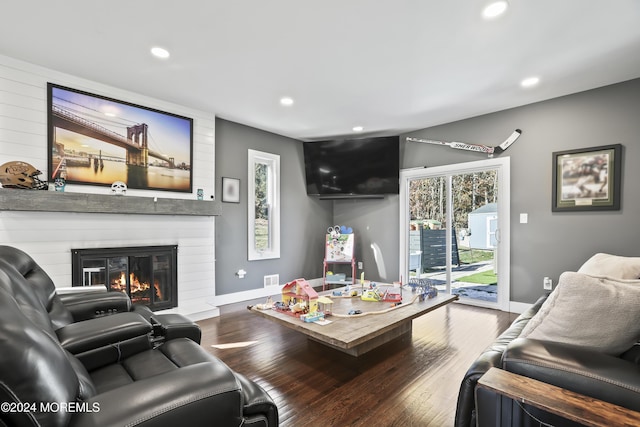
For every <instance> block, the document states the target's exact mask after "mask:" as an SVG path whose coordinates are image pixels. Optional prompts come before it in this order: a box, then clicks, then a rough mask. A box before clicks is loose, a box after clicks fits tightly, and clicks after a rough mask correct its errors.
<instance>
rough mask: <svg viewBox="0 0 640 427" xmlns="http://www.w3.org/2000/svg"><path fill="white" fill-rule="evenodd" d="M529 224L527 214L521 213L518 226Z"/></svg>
mask: <svg viewBox="0 0 640 427" xmlns="http://www.w3.org/2000/svg"><path fill="white" fill-rule="evenodd" d="M528 222H529V214H526V213H521V214H520V224H526V223H528Z"/></svg>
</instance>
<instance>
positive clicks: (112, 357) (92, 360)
mask: <svg viewBox="0 0 640 427" xmlns="http://www.w3.org/2000/svg"><path fill="white" fill-rule="evenodd" d="M36 274H37V271H36ZM29 276H30V274H29V273H28V272H27V274H26V275H23V273H22V272H21V271H20V265H14V264H10V263H7V262H6V260H3V259H2V258H0V404H2V411H0V425H7V426H29V425H31V426H56V427H57V426H124V425H131V426H135V425H141V426H142V425H144V426H174V425H189V426H201V425H202V426H205V425H216V426H240V425H252V426H277V425H278V410H277V407H276V405H275V404H274V402H273V400H272V399H271V398H270V396H269V395H268V394H267V393H266V392H265V391H264V390H263V389H262V388H261V387H260V386H259V385H258V384H256V383H254V382H252V381H250V380H249V379H247V378H246V377H244V376H243V375H241V374H238V373H236V372H234V371H232V370H231V369H229V367H227V366H226V365H225V364H224V363H223V362H222V361H220V360H219V359H217V358H216V357H214V356H212V355H210V354H209V353H207V352H206V351H205V350H204V349H203V348H202V347H200V346H199V345H198V344H197V343H196V342H194V341H193V340H191V339H188V338H173V339H170V340H165V341H163V342H161V343H160V344H158V343H157V342H154V341H153V340H152V339H151V338H150V335H151V334H149V333H146V331H147V330H148V328H149V327H150V326H149V324H148V322H146V326H145V327H143V326H142V325H144V322H145V321H144V318H142V317H140V316H138V315H137V314H135V313H131V312H127V313H123V314H125V315H131V316H125V317H131V319H129V320H130V323H131V325H129V323H125V324H123V325H120V329H124V330H128V329H130V328H133V329H136V328H138V327H140V328H141V329H144V333H141V334H138V335H136V334H135V333H132V334H133V335H135V336H133V337H129V336H128V335H125V336H124V337H123V336H119V334H118V325H117V320H118V319H119V318H122V317H120V316H119V315H116V316H105V317H101V318H98V319H94V320H101V319H107V320H108V321H109V322H112V325H113V330H110V331H108V333H106V336H108V338H109V339H108V341H113V342H111V343H108V344H107V343H106V341H104V342H102V341H100V340H106V338H87V339H86V340H85V339H81V340H76V341H75V342H74V345H75V347H74V346H72V347H71V349H69V348H65V347H63V345H62V343H61V339H60V336H61V332H60V331H61V330H63V331H65V328H69V327H72V328H73V327H74V325H75V326H78V325H82V324H84V323H86V322H89V323H93V321H92V320H88V321H80V322H71V323H67V324H66V325H64V326H60V323H58V321H57V320H56V321H55V322H54V320H53V319H52V317H55V316H52V314H51V313H52V312H54V313H55V314H58V311H57V308H56V307H58V308H59V306H58V304H57V301H55V300H56V299H57V298H56V297H55V296H53V297H52V298H51V299H46V300H45V303H46V302H47V301H51V300H54V304H52V305H49V306H45V305H44V304H43V301H42V295H38V294H37V292H36V291H34V288H33V287H31V286H25V278H26V279H29ZM52 307H53V310H52ZM132 316H133V317H132ZM136 316H138V318H139V319H138V318H136V319H135V320H133V318H134V317H136ZM67 319H69V318H68V317H67ZM67 332H68V335H69V336H71V335H73V334H72V332H73V331H67ZM103 332H104V331H103ZM140 332H142V331H140ZM63 335H64V334H63ZM98 335H100V332H98ZM63 338H64V337H63ZM97 344H100V345H97ZM94 346H96V347H97V348H92V347H94ZM78 348H80V353H81V354H82V355H83V357H81V358H79V357H77V356H76V355H74V354H72V352H73V351H76V350H78Z"/></svg>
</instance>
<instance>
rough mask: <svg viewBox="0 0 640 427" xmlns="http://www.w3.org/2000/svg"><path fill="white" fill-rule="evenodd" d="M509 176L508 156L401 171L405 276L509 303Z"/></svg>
mask: <svg viewBox="0 0 640 427" xmlns="http://www.w3.org/2000/svg"><path fill="white" fill-rule="evenodd" d="M508 182H509V161H508V158H505V159H489V160H485V161H478V162H470V163H463V164H459V165H450V166H443V167H434V168H420V169H412V170H405V171H402V173H401V184H400V185H401V188H400V206H401V212H400V215H401V216H400V218H401V221H400V222H401V230H400V235H401V239H400V240H401V248H400V257H401V259H400V266H401V270H403V273H402V275H403V277H405V278H407V279H408V280H414V281H417V280H420V281H422V282H423V283H429V284H431V285H433V286H435V287H436V288H437V289H438V290H439V292H446V293H451V294H456V295H458V296H459V297H460V301H462V302H465V303H469V304H473V305H480V306H487V307H494V308H500V309H504V310H506V309H508V301H509V263H508V254H509V241H508V230H509V212H508V207H509V193H508V187H509V186H508Z"/></svg>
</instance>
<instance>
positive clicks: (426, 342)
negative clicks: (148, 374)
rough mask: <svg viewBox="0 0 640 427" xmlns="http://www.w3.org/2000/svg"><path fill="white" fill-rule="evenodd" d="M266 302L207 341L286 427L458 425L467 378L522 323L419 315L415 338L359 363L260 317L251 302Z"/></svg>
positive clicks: (212, 330)
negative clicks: (269, 400)
mask: <svg viewBox="0 0 640 427" xmlns="http://www.w3.org/2000/svg"><path fill="white" fill-rule="evenodd" d="M258 302H263V301H254V302H247V303H242V304H232V305H228V306H224V307H222V308H221V315H220V317H217V318H213V319H207V320H203V321H200V322H198V323H199V324H200V326H201V328H202V332H203V334H202V345H203V347H205V348H206V349H207V350H208V351H210V352H211V353H212V354H213V355H215V356H217V357H219V358H220V359H222V360H223V361H224V362H225V363H226V364H227V365H229V367H231V368H232V369H233V370H235V371H237V372H240V373H242V374H244V375H246V376H247V377H249V378H251V379H252V380H254V381H256V382H257V383H258V384H260V385H261V386H262V387H264V389H265V390H267V391H268V392H269V394H270V395H271V396H272V397H273V399H274V400H275V402H276V404H277V405H278V410H279V415H280V425H282V426H284V427H298V426H300V427H306V426H314V425H315V426H365V425H366V426H383V427H386V426H403V427H408V426H421V427H422V426H438V427H439V426H452V425H453V418H454V414H455V407H456V399H457V396H458V388H459V386H460V382H461V381H462V377H463V375H464V373H465V372H466V370H467V368H468V367H469V365H470V364H471V362H472V361H473V360H474V359H475V358H476V357H477V356H478V355H479V354H480V353H481V352H482V350H484V349H485V348H486V347H487V346H488V345H489V344H490V343H491V342H492V340H493V339H494V338H495V337H496V336H498V335H499V334H500V333H501V332H502V331H503V330H505V329H506V328H507V327H508V325H509V324H510V323H511V322H512V321H513V320H514V319H515V317H516V315H515V314H510V313H505V312H500V311H495V310H488V309H483V308H478V307H471V306H466V305H462V304H456V303H454V304H449V305H447V306H446V307H443V308H439V309H438V310H436V311H434V312H432V313H428V314H426V315H424V316H422V317H420V318H418V319H415V320H414V321H413V333H412V336H411V338H410V339H409V338H408V337H407V338H401V339H398V340H395V341H392V342H389V343H387V344H385V345H383V346H381V347H379V348H377V349H375V350H372V351H371V352H369V353H366V354H364V355H363V356H360V357H358V358H355V357H352V356H348V355H346V354H343V353H341V352H339V351H336V350H332V349H329V348H327V347H324V346H323V345H321V344H318V343H316V342H314V341H311V340H308V339H307V338H306V336H304V335H302V334H299V333H297V332H293V331H291V330H289V329H287V328H285V327H282V326H280V325H277V324H275V323H273V322H270V321H268V320H266V319H264V318H262V317H260V316H257V315H254V314H251V313H250V312H249V310H247V309H246V306H247V305H248V304H255V303H258ZM251 341H255V343H253V344H250V345H246V346H244V347H234V348H225V349H218V348H213V347H211V345H212V344H232V343H242V342H245V343H246V342H251Z"/></svg>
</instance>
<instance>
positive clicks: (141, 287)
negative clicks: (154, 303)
mask: <svg viewBox="0 0 640 427" xmlns="http://www.w3.org/2000/svg"><path fill="white" fill-rule="evenodd" d="M150 288H151V285H150V284H149V283H148V282H141V281H140V280H139V279H138V278H137V277H136V275H135V273H130V274H129V289H130V295H129V296H130V297H131V302H132V303H134V304H135V303H139V302H146V303H148V302H150V300H151V297H150V295H149V292H150ZM153 288H154V290H155V297H156V300H159V301H162V300H163V299H164V298H163V296H162V290H161V289H160V284H159V283H158V281H157V280H154V283H153ZM111 290H114V291H120V292H124V293H127V275H126V274H125V272H121V273H120V278H119V279H116V280H114V281H113V282H112V283H111Z"/></svg>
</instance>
